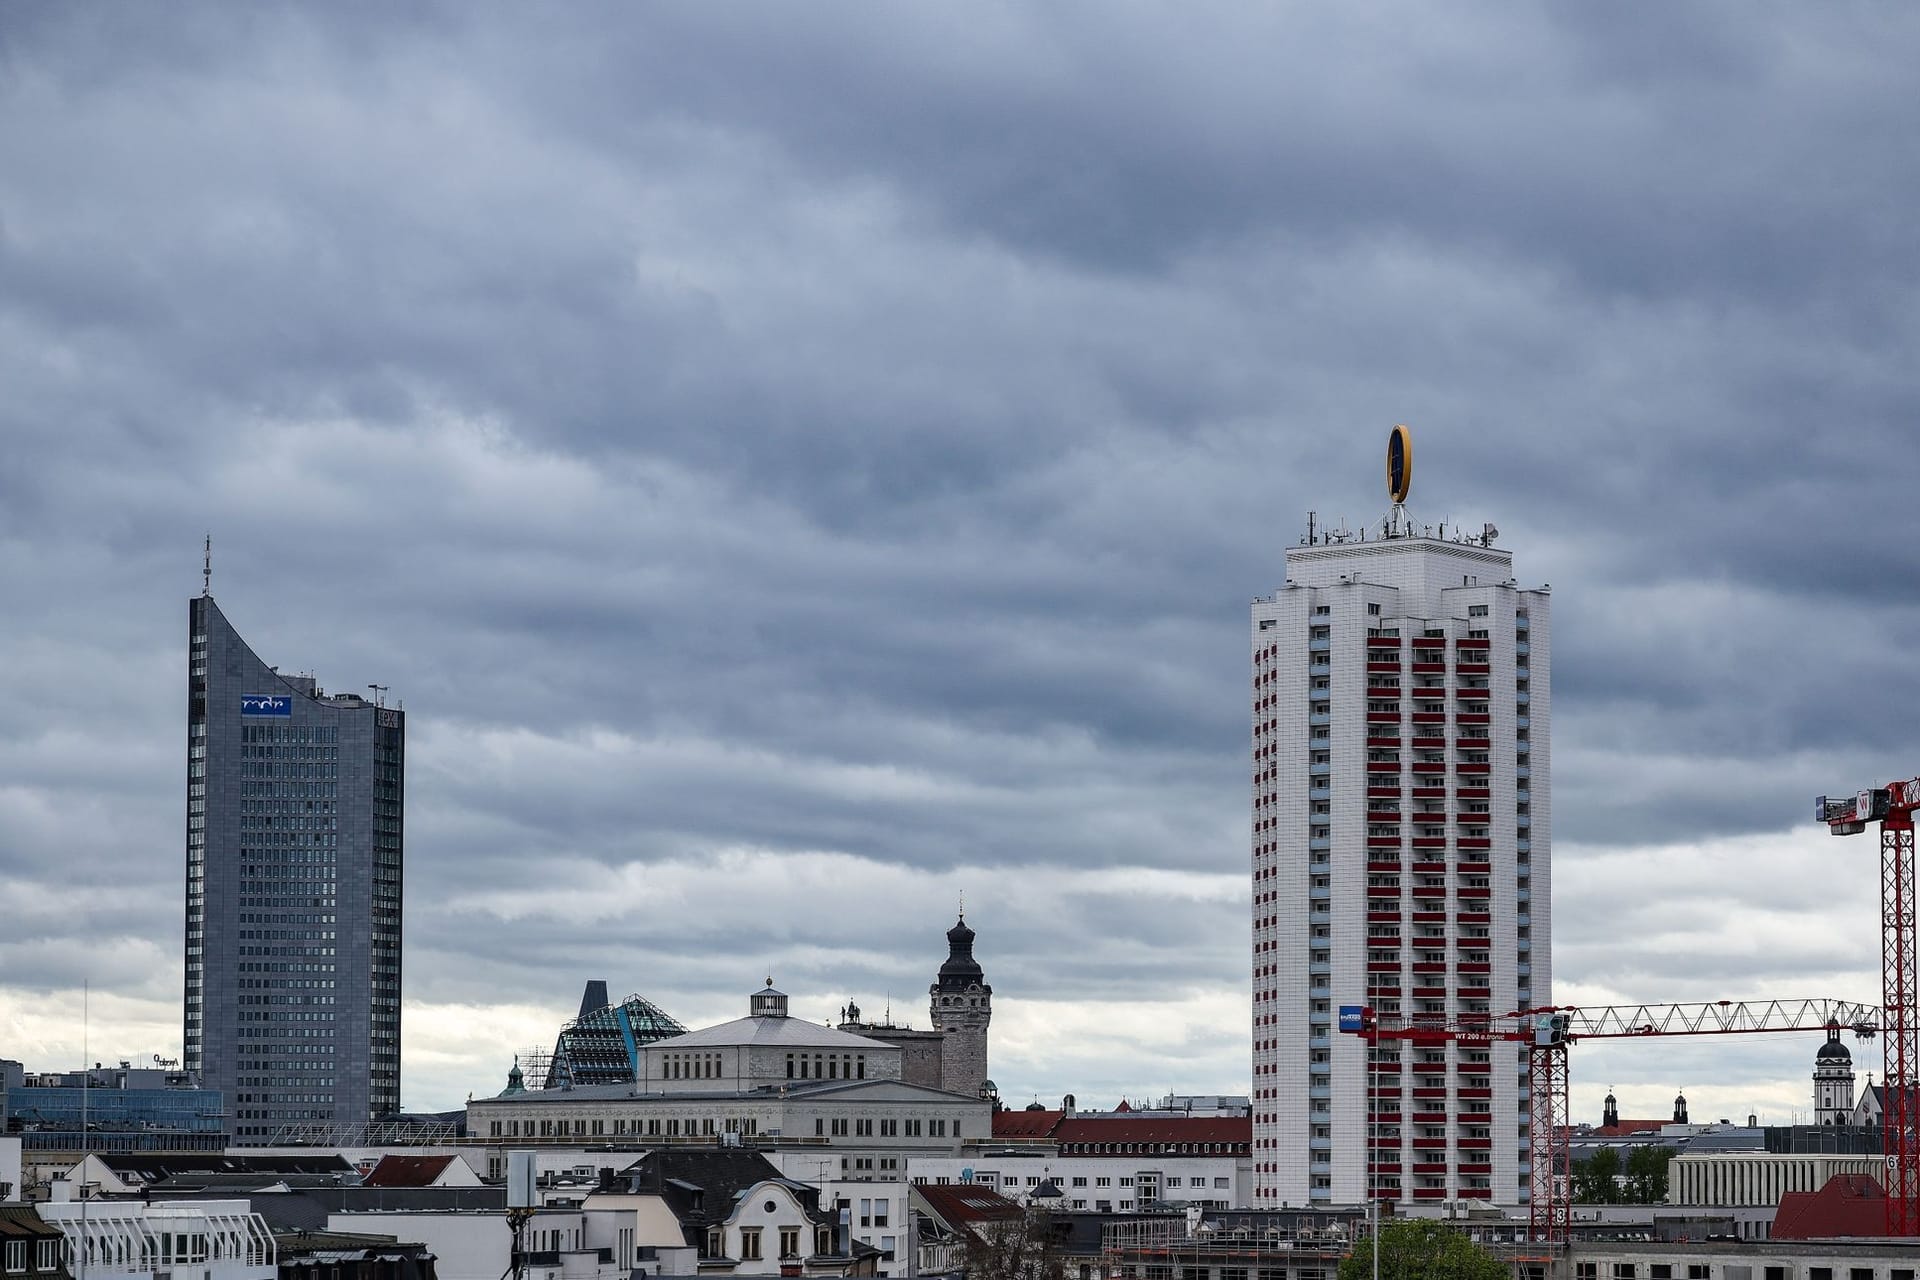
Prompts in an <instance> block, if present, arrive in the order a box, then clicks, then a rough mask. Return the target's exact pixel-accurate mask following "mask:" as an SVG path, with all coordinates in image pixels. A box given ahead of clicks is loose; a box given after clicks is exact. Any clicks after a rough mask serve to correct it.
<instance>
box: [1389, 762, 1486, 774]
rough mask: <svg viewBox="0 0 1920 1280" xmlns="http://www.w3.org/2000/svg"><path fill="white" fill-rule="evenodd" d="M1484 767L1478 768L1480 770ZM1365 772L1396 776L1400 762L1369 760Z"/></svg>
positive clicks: (1484, 766)
mask: <svg viewBox="0 0 1920 1280" xmlns="http://www.w3.org/2000/svg"><path fill="white" fill-rule="evenodd" d="M1486 767H1487V766H1486V765H1481V766H1480V768H1481V769H1482V770H1484V769H1485V768H1486ZM1367 772H1368V773H1374V774H1380V773H1392V774H1398V773H1399V772H1400V762H1399V761H1398V760H1369V761H1367Z"/></svg>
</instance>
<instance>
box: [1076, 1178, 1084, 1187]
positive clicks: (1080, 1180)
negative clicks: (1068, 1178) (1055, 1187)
mask: <svg viewBox="0 0 1920 1280" xmlns="http://www.w3.org/2000/svg"><path fill="white" fill-rule="evenodd" d="M1073 1185H1074V1186H1076V1187H1084V1186H1086V1185H1087V1180H1086V1179H1085V1178H1084V1177H1081V1178H1075V1179H1074V1180H1073Z"/></svg>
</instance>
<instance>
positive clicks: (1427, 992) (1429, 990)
mask: <svg viewBox="0 0 1920 1280" xmlns="http://www.w3.org/2000/svg"><path fill="white" fill-rule="evenodd" d="M1413 998H1414V999H1415V1000H1445V999H1446V998H1447V989H1446V988H1445V987H1415V988H1414V989H1413Z"/></svg>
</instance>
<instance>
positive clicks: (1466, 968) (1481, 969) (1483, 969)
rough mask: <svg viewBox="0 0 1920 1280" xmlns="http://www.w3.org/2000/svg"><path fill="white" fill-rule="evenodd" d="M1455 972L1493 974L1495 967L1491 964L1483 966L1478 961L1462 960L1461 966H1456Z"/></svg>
mask: <svg viewBox="0 0 1920 1280" xmlns="http://www.w3.org/2000/svg"><path fill="white" fill-rule="evenodd" d="M1454 971H1455V972H1457V973H1486V974H1491V973H1492V972H1493V966H1492V965H1490V964H1483V963H1481V962H1480V961H1478V960H1462V961H1461V962H1460V963H1459V964H1457V965H1455V966H1454Z"/></svg>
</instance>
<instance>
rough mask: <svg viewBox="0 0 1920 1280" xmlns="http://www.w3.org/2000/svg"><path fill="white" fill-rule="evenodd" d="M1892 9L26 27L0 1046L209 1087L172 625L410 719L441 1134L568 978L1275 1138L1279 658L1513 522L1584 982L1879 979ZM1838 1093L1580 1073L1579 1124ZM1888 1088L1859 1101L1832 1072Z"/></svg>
mask: <svg viewBox="0 0 1920 1280" xmlns="http://www.w3.org/2000/svg"><path fill="white" fill-rule="evenodd" d="M1917 55H1920V15H1916V14H1915V13H1914V12H1913V11H1911V10H1908V9H1904V8H1898V7H1895V6H1878V7H1876V6H1867V5H1842V6H1820V7H1817V8H1811V7H1807V6H1796V5H1786V4H1778V5H1738V6H1733V5H1729V6H1714V5H1707V4H1700V5H1685V6H1668V5H1652V4H1649V5H1645V6H1641V7H1639V8H1637V9H1635V8H1629V9H1628V10H1624V11H1623V10H1621V9H1619V8H1617V7H1605V8H1599V7H1593V6H1552V7H1533V8H1528V7H1524V6H1511V5H1500V6H1494V5H1487V6H1481V7H1477V8H1476V7H1472V6H1450V7H1448V8H1447V9H1446V11H1445V13H1444V14H1441V13H1438V12H1436V11H1434V10H1432V9H1431V7H1429V6H1423V5H1411V4H1410V5H1406V6H1394V5H1366V6H1336V5H1320V6H1314V7H1298V6H1278V5H1274V6H1250V5H1245V4H1229V5H1221V6H1209V5H1198V6H1196V5H1178V6H1173V5H1166V6H1146V5H1135V4H1124V3H1123V4H1112V3H1100V4H1092V3H1088V4H1073V3H1053V4H1046V5H1019V6H1007V5H992V4H966V5H958V4H956V5H839V4H832V3H810V4H806V5H780V6H773V5H761V6H753V5H697V4H681V5H649V6H630V5H618V6H601V7H594V6H589V5H571V6H565V7H543V6H522V5H513V6H507V5H500V6H483V5H476V4H465V3H462V4H450V5H446V6H444V7H442V6H434V5H408V6H391V5H386V4H364V5H358V6H356V5H348V4H340V5H327V6H303V7H294V6H282V5H273V4H259V5H229V6H223V7H213V8H196V7H191V6H186V5H168V6H151V5H140V4H124V5H113V4H89V5H60V4H52V3H44V4H33V3H14V4H8V5H6V6H5V7H4V8H3V9H0V588H4V600H5V605H4V617H5V621H4V624H0V875H4V886H3V888H0V919H4V921H5V923H4V925H0V1056H7V1057H15V1058H20V1059H23V1060H25V1061H26V1062H27V1063H28V1064H29V1066H30V1067H33V1068H58V1067H66V1066H69V1065H71V1064H73V1063H75V1062H77V1061H78V1060H79V1058H80V1055H81V1053H82V1047H81V1032H80V1016H79V1015H80V1006H81V998H80V988H81V984H82V981H83V980H86V981H90V983H91V988H92V993H93V994H92V1018H91V1038H90V1049H91V1053H92V1056H93V1057H95V1058H102V1059H104V1058H108V1057H118V1056H134V1055H140V1056H145V1055H148V1054H152V1053H164V1054H172V1053H177V1052H178V1048H179V1041H180V1018H179V1001H180V988H181V928H182V923H181V916H182V909H181V892H182V890H181V885H182V866H183V857H184V855H183V843H184V841H183V828H184V822H183V815H184V810H185V800H184V795H183V773H184V770H183V754H184V752H183V748H184V729H183V724H184V719H185V716H184V711H185V699H186V693H185V684H186V673H185V667H186V600H187V598H188V597H189V596H190V595H192V594H194V593H196V592H197V591H198V590H199V587H200V543H201V538H202V536H203V535H204V534H206V533H207V532H209V531H211V533H212V535H213V539H214V594H215V595H216V596H217V597H218V599H219V601H220V604H221V607H222V608H223V609H224V610H225V612H226V613H227V614H228V616H229V617H230V618H231V619H232V620H233V622H234V624H235V625H236V626H237V627H238V628H239V629H240V631H241V633H242V634H243V635H245V636H246V637H247V638H248V639H249V641H250V642H251V643H252V644H253V646H254V647H255V649H256V650H257V651H258V652H259V653H260V654H261V655H262V657H263V658H265V659H266V660H267V661H269V662H274V663H278V664H279V665H280V666H281V667H282V668H284V669H287V670H307V671H312V672H314V673H316V674H317V675H318V676H319V678H320V680H321V682H322V683H323V684H324V685H326V686H328V687H329V688H334V689H343V690H356V689H361V688H363V687H364V686H365V685H366V684H367V683H369V682H378V683H381V684H384V685H388V686H390V688H391V691H392V692H391V694H390V696H391V697H393V698H397V699H400V700H402V701H404V703H405V706H406V708H407V711H408V713H409V744H408V745H409V769H408V778H407V783H408V797H407V799H408V812H407V882H406V892H407V904H406V922H407V945H406V955H405V977H406V997H407V1006H406V1015H405V1016H406V1024H405V1061H404V1072H403V1095H404V1102H405V1104H406V1105H407V1106H409V1107H413V1108H427V1107H434V1108H438V1107H446V1106H451V1105H454V1104H457V1103H459V1102H460V1101H461V1100H462V1099H463V1098H464V1097H465V1096H466V1095H467V1094H468V1093H469V1092H492V1091H497V1090H498V1089H499V1088H500V1087H501V1085H502V1084H503V1083H504V1079H505V1073H506V1070H507V1067H508V1065H509V1064H510V1062H511V1059H512V1055H513V1053H514V1051H515V1050H516V1049H519V1048H522V1047H525V1046H528V1045H532V1044H535V1043H538V1042H545V1043H546V1044H549V1045H550V1044H551V1041H552V1034H553V1031H554V1029H555V1027H556V1026H557V1025H558V1023H559V1022H560V1021H562V1020H563V1019H564V1018H565V1017H567V1016H570V1015H571V1014H572V1012H573V1011H574V1009H575V1007H576V1006H577V1002H578V1000H579V995H580V989H581V986H582V984H583V983H584V982H585V981H586V980H587V979H590V978H604V979H606V980H607V982H608V983H609V986H610V987H611V988H612V989H613V990H614V991H615V992H616V994H618V993H623V992H627V991H639V992H642V993H644V994H645V995H647V996H648V997H649V998H651V999H653V1000H654V1001H656V1002H657V1003H659V1004H660V1005H662V1006H663V1007H665V1008H666V1009H667V1010H668V1011H670V1012H671V1013H673V1014H675V1015H676V1016H677V1017H679V1018H680V1019H681V1020H682V1021H683V1022H686V1023H688V1024H689V1025H699V1024H701V1023H703V1022H711V1021H717V1020H720V1019H723V1018H730V1017H734V1016H738V1015H740V1014H743V1013H744V1012H745V1000H746V996H747V994H748V992H749V991H750V990H752V989H753V988H754V987H756V986H758V985H759V984H760V982H761V981H762V979H764V978H765V977H766V976H767V975H772V976H773V977H774V978H775V980H776V981H777V982H778V983H779V984H780V986H781V987H782V988H783V989H785V990H787V991H788V992H790V993H791V994H792V996H793V999H794V1008H795V1012H796V1013H799V1014H804V1015H807V1016H811V1017H825V1016H829V1015H832V1014H834V1013H835V1012H836V1011H837V1009H838V1007H839V1005H840V1004H841V1003H842V1002H844V1001H845V1000H847V999H848V998H854V999H857V1000H859V1001H860V1002H861V1004H862V1005H863V1006H866V1007H867V1008H868V1009H869V1010H878V1009H880V1008H883V1007H884V1006H885V1004H886V1003H887V1001H888V999H889V998H891V1002H892V1008H893V1012H894V1014H895V1016H896V1018H900V1019H902V1020H911V1021H913V1022H914V1023H916V1024H918V1025H923V1026H924V1025H925V1024H926V1016H927V1015H926V1003H925V1001H926V989H927V985H928V983H929V982H930V981H931V979H932V976H933V972H934V969H935V968H936V966H937V965H938V964H939V962H940V960H941V959H942V958H943V956H944V951H945V942H944V939H943V937H942V933H943V931H944V930H945V929H946V928H947V927H948V926H949V925H950V924H951V923H952V921H953V916H954V912H955V909H956V906H957V904H958V901H959V897H960V894H961V893H962V892H964V893H965V895H966V906H967V918H968V920H969V922H970V923H971V924H973V925H974V926H975V927H976V928H977V929H978V930H979V935H980V936H979V943H978V953H979V957H980V960H981V962H982V963H983V964H984V965H985V967H986V970H987V973H988V977H989V980H990V981H991V982H992V983H993V986H994V991H995V1019H994V1028H993V1042H992V1064H991V1072H992V1074H993V1076H994V1077H995V1079H996V1080H998V1082H999V1083H1000V1085H1001V1087H1002V1090H1003V1093H1004V1094H1005V1096H1006V1097H1007V1099H1008V1100H1009V1101H1010V1102H1012V1103H1014V1104H1015V1105H1020V1104H1024V1103H1026V1102H1028V1101H1030V1100H1031V1099H1032V1098H1034V1097H1036V1096H1037V1097H1040V1098H1042V1099H1045V1100H1048V1101H1050V1102H1055V1103H1057V1099H1058V1096H1059V1095H1060V1094H1061V1093H1063V1092H1067V1091H1072V1092H1075V1093H1076V1094H1078V1096H1079V1098H1080V1100H1081V1102H1082V1104H1083V1105H1098V1106H1111V1105H1113V1103H1114V1102H1115V1101H1116V1100H1117V1099H1118V1098H1119V1097H1121V1096H1122V1095H1125V1096H1128V1097H1132V1098H1136V1099H1137V1098H1139V1097H1141V1096H1142V1095H1145V1094H1149V1093H1159V1092H1163V1091H1166V1090H1170V1089H1171V1090H1178V1091H1193V1092H1214V1091H1219V1092H1232V1093H1244V1092H1246V1091H1247V1088H1248V1052H1247V1041H1248V1027H1247V1023H1248V991H1247V977H1246V972H1247V964H1248V961H1247V954H1246V949H1247V937H1248V907H1247V899H1248V888H1247V883H1246V878H1245V867H1246V864H1247V834H1246V829H1247V808H1248V782H1247V776H1248V769H1247V763H1246V760H1247V755H1246V753H1247V734H1248V729H1247V724H1248V716H1247V694H1246V687H1247V686H1246V661H1247V659H1246V633H1245V628H1246V625H1247V604H1248V601H1249V600H1250V598H1251V597H1253V596H1255V595H1257V594H1262V593H1265V592H1267V591H1270V590H1272V589H1273V588H1274V587H1275V586H1276V585H1278V583H1279V582H1280V580H1281V578H1282V576H1283V575H1282V554H1283V551H1284V549H1285V548H1286V547H1287V546H1289V545H1291V544H1293V543H1294V542H1295V541H1296V540H1297V539H1298V537H1299V535H1300V533H1301V532H1302V531H1303V529H1304V526H1305V517H1306V512H1307V511H1308V510H1309V509H1313V510H1316V511H1318V512H1319V514H1320V516H1321V518H1323V519H1338V518H1340V517H1342V516H1345V517H1346V518H1347V519H1348V520H1350V521H1352V522H1355V523H1358V522H1360V521H1364V520H1368V519H1374V518H1377V517H1378V516H1379V515H1380V514H1381V511H1382V506H1383V496H1382V492H1381V490H1382V485H1381V481H1380V470H1381V468H1380V461H1379V459H1380V454H1381V449H1382V447H1383V443H1384V439H1385V435H1386V432H1387V428H1388V427H1389V426H1390V425H1391V424H1393V423H1395V422H1408V423H1411V424H1412V425H1413V427H1414V430H1415V432H1416V440H1417V444H1418V449H1417V457H1418V462H1419V472H1418V475H1417V477H1416V481H1415V489H1414V494H1413V499H1412V506H1413V509H1414V511H1415V513H1416V515H1418V516H1419V517H1421V518H1424V519H1426V520H1428V521H1430V522H1432V521H1438V520H1441V519H1445V520H1447V521H1449V522H1452V521H1454V520H1456V519H1457V520H1460V521H1463V522H1466V523H1468V524H1470V525H1477V523H1478V522H1480V521H1483V520H1490V521H1493V522H1495V523H1497V524H1498V525H1499V526H1500V528H1501V530H1502V531H1503V534H1502V542H1503V543H1504V544H1505V545H1506V546H1508V547H1510V548H1512V550H1513V552H1514V556H1515V566H1516V572H1517V573H1518V574H1519V576H1520V578H1521V580H1522V582H1523V583H1526V584H1529V585H1537V584H1540V583H1550V584H1552V587H1553V592H1554V604H1555V608H1554V614H1555V618H1554V622H1555V636H1554V642H1555V650H1556V652H1555V662H1554V674H1555V683H1556V688H1555V690H1554V693H1555V702H1556V706H1555V711H1556V715H1555V721H1556V723H1555V726H1554V729H1555V734H1554V738H1555V740H1554V748H1555V751H1554V755H1555V762H1556V765H1557V769H1556V773H1557V776H1556V777H1555V779H1554V782H1555V785H1556V801H1557V803H1556V805H1555V819H1556V830H1555V832H1554V837H1555V841H1554V843H1555V854H1554V858H1555V876H1554V880H1555V887H1556V894H1557V897H1556V901H1555V903H1554V933H1555V956H1554V959H1555V968H1556V972H1557V975H1558V977H1559V983H1558V985H1557V989H1556V991H1555V995H1556V997H1557V998H1558V999H1559V1000H1561V1001H1563V1002H1582V1003H1602V1002H1606V1001H1610V1000H1615V999H1631V1000H1635V1001H1638V1000H1684V999H1712V998H1721V997H1746V996H1793V997H1799V996H1837V997H1846V998H1852V999H1859V1000H1867V1001H1874V1002H1876V1003H1877V999H1878V970H1877V964H1878V935H1877V931H1876V918H1875V909H1876V893H1877V884H1876V859H1877V849H1876V848H1875V846H1874V845H1873V844H1871V843H1870V842H1869V841H1868V840H1866V839H1858V840H1853V841H1848V842H1841V841H1837V840H1833V839H1831V838H1830V837H1828V836H1827V835H1826V834H1825V833H1824V832H1822V831H1817V830H1816V829H1814V828H1813V827H1812V826H1811V825H1810V824H1809V822H1808V818H1809V815H1810V813H1811V802H1812V797H1813V796H1814V795H1815V794H1817V793H1819V792H1823V791H1836V792H1840V791H1852V790H1854V789H1857V788H1858V787H1861V786H1865V785H1868V784H1871V783H1875V782H1884V781H1886V780H1888V779H1890V778H1892V777H1895V776H1910V775H1912V774H1913V773H1914V772H1915V771H1916V770H1917V769H1920V758H1916V752H1915V751H1914V750H1913V722H1914V718H1915V699H1914V696H1913V693H1912V690H1913V687H1914V683H1913V679H1912V672H1913V659H1912V654H1913V653H1914V651H1915V649H1916V646H1917V645H1920V562H1917V561H1916V540H1915V499H1916V494H1915V482H1916V480H1917V479H1920V466H1917V465H1916V463H1915V453H1916V448H1917V447H1920V436H1917V435H1916V428H1917V427H1920V394H1917V392H1920V380H1917V378H1916V372H1915V369H1916V365H1915V359H1914V352H1915V351H1916V350H1917V349H1920V303H1917V302H1916V299H1917V298H1920V291H1916V284H1920V280H1917V279H1916V277H1917V276H1920V270H1917V269H1916V263H1917V262H1920V252H1917V250H1920V245H1917V244H1916V235H1915V230H1914V228H1915V225H1916V222H1915V218H1914V214H1913V210H1914V206H1915V203H1916V200H1920V149H1917V148H1916V145H1915V142H1914V139H1915V136H1916V135H1915V98H1914V80H1913V66H1914V63H1915V59H1916V56H1917ZM1816 1047H1817V1038H1813V1037H1799V1038H1794V1037H1782V1038H1779V1039H1777V1040H1773V1041H1770V1042H1764V1043H1758V1044H1747V1043H1733V1042H1721V1041H1698V1042H1691V1043H1688V1042H1670V1043H1668V1044H1664V1045H1654V1046H1649V1045H1647V1044H1645V1043H1635V1044H1631V1045H1628V1046H1625V1047H1624V1048H1621V1047H1608V1046H1602V1045H1597V1044H1596V1045H1590V1046H1587V1047H1585V1048H1582V1049H1580V1050H1577V1051H1576V1053H1577V1055H1578V1057H1577V1059H1576V1061H1575V1063H1574V1067H1573V1074H1574V1080H1575V1085H1574V1107H1575V1111H1576V1113H1577V1114H1578V1115H1579V1116H1581V1117H1583V1118H1590V1119H1592V1120H1595V1121H1597V1120H1598V1118H1599V1110H1600V1107H1599V1097H1600V1094H1601V1093H1602V1092H1604V1090H1605V1088H1606V1087H1607V1086H1608V1085H1609V1084H1611V1085H1615V1086H1617V1090H1618V1092H1619V1094H1620V1097H1621V1104H1622V1110H1623V1112H1624V1113H1625V1114H1628V1115H1633V1116H1639V1115H1664V1114H1666V1112H1667V1110H1668V1109H1669V1107H1670V1105H1671V1099H1672V1096H1673V1094H1674V1092H1675V1091H1676V1090H1677V1089H1681V1088H1684V1089H1686V1090H1687V1092H1688V1095H1689V1097H1690V1099H1691V1100H1692V1102H1693V1110H1694V1115H1695V1116H1696V1118H1698V1117H1700V1116H1703V1115H1711V1116H1719V1115H1739V1116H1744V1115H1745V1114H1746V1113H1747V1112H1748V1111H1750V1110H1754V1111H1758V1112H1760V1113H1761V1114H1762V1116H1763V1118H1766V1119H1769V1120H1779V1121H1785V1120H1788V1119H1790V1118H1792V1116H1793V1114H1794V1113H1795V1112H1796V1111H1798V1112H1800V1113H1805V1112H1806V1111H1807V1110H1808V1109H1809V1108H1810V1105H1811V1103H1810V1095H1811V1084H1810V1073H1811V1066H1812V1059H1813V1054H1814V1051H1815V1049H1816ZM1878 1055H1879V1049H1878V1047H1877V1046H1869V1047H1867V1048H1865V1049H1862V1050H1858V1051H1857V1056H1858V1057H1859V1059H1860V1063H1861V1067H1862V1073H1863V1076H1864V1072H1865V1070H1866V1069H1868V1068H1877V1066H1878Z"/></svg>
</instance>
